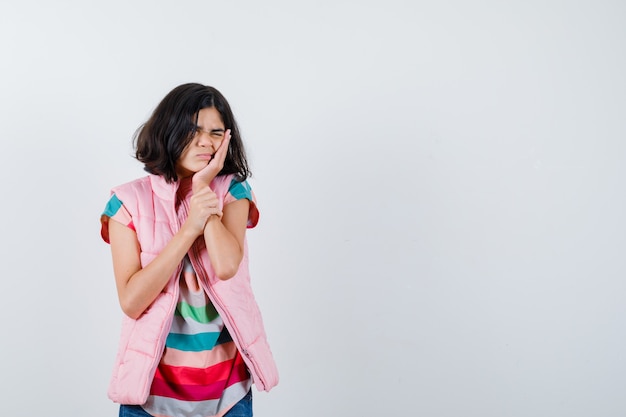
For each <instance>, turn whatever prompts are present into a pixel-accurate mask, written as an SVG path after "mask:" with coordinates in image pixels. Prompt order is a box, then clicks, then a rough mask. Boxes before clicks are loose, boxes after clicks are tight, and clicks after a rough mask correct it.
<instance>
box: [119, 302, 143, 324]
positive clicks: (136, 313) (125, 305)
mask: <svg viewBox="0 0 626 417" xmlns="http://www.w3.org/2000/svg"><path fill="white" fill-rule="evenodd" d="M120 307H121V308H122V312H123V313H124V314H125V315H126V316H128V317H130V318H131V319H133V320H137V319H138V318H139V317H141V315H142V314H143V312H144V310H141V309H139V308H137V306H136V305H133V303H129V302H128V301H123V300H120Z"/></svg>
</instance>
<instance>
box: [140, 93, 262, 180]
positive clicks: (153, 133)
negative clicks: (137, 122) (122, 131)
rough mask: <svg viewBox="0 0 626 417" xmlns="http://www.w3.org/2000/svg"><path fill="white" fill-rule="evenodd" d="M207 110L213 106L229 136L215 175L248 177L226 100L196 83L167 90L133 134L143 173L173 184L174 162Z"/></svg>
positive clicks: (241, 178) (237, 135)
mask: <svg viewBox="0 0 626 417" xmlns="http://www.w3.org/2000/svg"><path fill="white" fill-rule="evenodd" d="M209 107H215V109H216V110H217V111H218V112H219V114H220V115H221V117H222V122H223V123H224V128H225V129H230V134H231V139H230V144H229V146H228V153H227V154H226V160H225V161H224V168H222V170H221V171H220V172H219V174H218V175H228V174H235V176H236V178H237V180H238V181H243V180H245V179H246V178H249V177H250V176H251V172H250V169H249V168H248V162H247V159H246V152H245V149H244V146H243V141H242V140H241V135H240V133H239V127H238V126H237V122H236V121H235V116H234V115H233V112H232V110H231V109H230V105H229V104H228V101H226V98H224V96H223V95H222V93H220V92H219V91H218V90H217V89H215V88H213V87H209V86H206V85H202V84H197V83H188V84H182V85H179V86H178V87H176V88H174V89H173V90H172V91H170V92H169V93H168V94H167V95H166V96H165V97H164V98H163V100H162V101H161V102H160V103H159V105H158V106H157V107H156V109H155V110H154V112H153V113H152V115H151V116H150V118H149V119H148V121H147V122H146V123H144V124H143V125H142V126H140V127H139V129H137V131H136V132H135V135H134V138H133V141H134V146H135V158H137V160H138V161H140V162H142V163H143V164H144V170H145V171H147V172H149V173H150V174H154V175H160V176H162V177H163V178H165V180H166V181H167V182H168V183H173V182H176V181H177V180H178V175H177V174H176V161H178V159H179V158H180V155H181V154H182V153H183V150H184V149H185V147H186V146H187V145H188V144H189V142H190V141H191V139H192V137H193V134H194V132H195V131H196V126H197V122H198V112H199V111H200V110H202V109H205V108H209Z"/></svg>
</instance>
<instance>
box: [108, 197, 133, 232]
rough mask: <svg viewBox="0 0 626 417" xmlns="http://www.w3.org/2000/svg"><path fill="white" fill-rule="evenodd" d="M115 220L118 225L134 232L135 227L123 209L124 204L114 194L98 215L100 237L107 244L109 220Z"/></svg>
mask: <svg viewBox="0 0 626 417" xmlns="http://www.w3.org/2000/svg"><path fill="white" fill-rule="evenodd" d="M110 219H112V220H115V221H116V222H118V223H121V224H123V225H124V226H126V227H129V228H131V229H133V230H135V225H134V224H133V219H132V217H131V215H130V213H129V212H128V210H127V209H126V207H124V203H122V201H121V200H120V199H119V198H117V196H116V195H115V194H113V195H112V196H111V198H110V199H109V202H108V203H107V205H106V207H105V208H104V212H103V213H102V214H101V215H100V236H102V239H103V240H104V241H105V242H106V243H109V220H110Z"/></svg>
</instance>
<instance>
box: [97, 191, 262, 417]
mask: <svg viewBox="0 0 626 417" xmlns="http://www.w3.org/2000/svg"><path fill="white" fill-rule="evenodd" d="M242 198H246V199H248V200H250V202H251V209H250V215H249V218H248V227H253V226H254V225H256V222H257V220H258V211H257V208H256V200H255V197H254V194H253V192H252V190H251V188H250V186H249V184H248V183H247V181H244V182H237V181H235V180H233V181H232V182H231V184H230V187H229V193H228V195H227V196H226V197H225V199H224V205H226V204H228V203H229V202H232V201H236V200H239V199H242ZM103 216H104V217H107V218H110V219H113V220H115V221H117V222H120V223H122V224H124V225H126V226H128V227H130V228H131V229H133V230H134V225H133V222H132V219H131V217H130V214H129V213H128V211H127V210H126V209H125V207H124V203H123V202H122V201H120V200H119V199H118V198H117V196H115V195H112V196H111V198H110V200H109V202H108V204H107V207H106V209H105V212H104V214H103ZM107 220H108V219H107ZM251 386H252V380H251V378H250V374H249V372H248V369H247V368H246V365H245V363H244V361H243V359H242V357H241V355H240V353H239V351H238V350H237V347H236V346H235V343H234V342H233V340H232V338H231V336H230V334H229V333H228V329H227V328H226V326H224V322H223V320H222V318H221V317H220V316H219V314H218V313H217V311H216V310H215V307H214V306H213V304H212V303H211V301H210V300H209V298H208V296H207V295H206V293H205V292H204V290H203V289H202V288H201V287H200V286H199V284H198V281H197V278H196V273H195V271H194V269H193V266H192V265H191V262H190V260H189V258H188V257H187V256H186V257H185V259H184V268H183V272H182V273H181V277H180V292H179V299H178V303H177V305H176V310H175V313H174V318H173V321H172V327H171V329H170V332H169V335H168V337H167V340H166V342H165V350H164V352H163V356H162V357H161V360H160V362H159V365H158V368H157V371H156V373H155V376H154V379H153V381H152V386H151V388H150V395H149V397H148V400H147V401H146V403H145V404H143V405H142V407H143V409H144V410H146V412H148V413H149V414H152V415H153V416H155V417H180V416H185V417H192V416H194V417H214V416H222V415H223V414H225V413H226V412H227V411H228V410H229V409H230V408H231V407H232V406H233V405H235V404H236V403H237V402H238V401H239V400H241V399H242V398H243V397H244V396H245V395H246V394H247V392H248V391H249V390H250V387H251Z"/></svg>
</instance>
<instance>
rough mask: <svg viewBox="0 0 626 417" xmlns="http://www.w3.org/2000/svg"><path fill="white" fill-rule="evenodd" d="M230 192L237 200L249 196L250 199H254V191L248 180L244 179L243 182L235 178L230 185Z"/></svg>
mask: <svg viewBox="0 0 626 417" xmlns="http://www.w3.org/2000/svg"><path fill="white" fill-rule="evenodd" d="M228 192H229V193H230V195H232V196H233V197H234V198H235V199H237V200H241V199H243V198H247V199H248V200H250V201H252V191H251V188H250V184H248V181H245V180H244V181H243V182H239V181H237V180H235V179H233V180H232V181H231V182H230V186H229V187H228Z"/></svg>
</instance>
